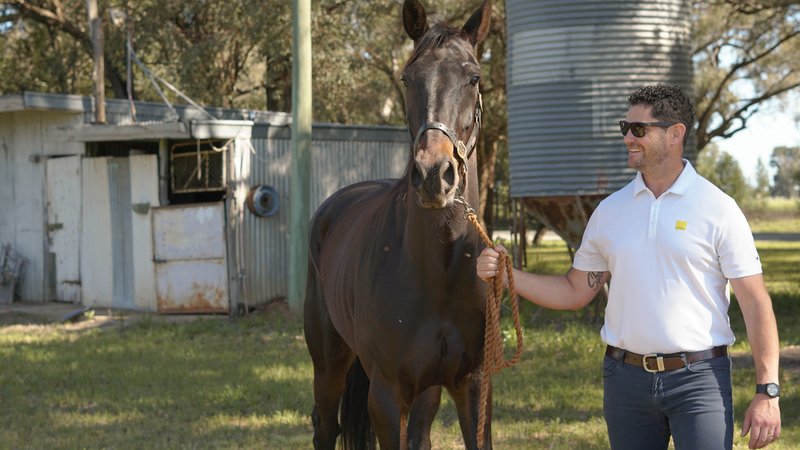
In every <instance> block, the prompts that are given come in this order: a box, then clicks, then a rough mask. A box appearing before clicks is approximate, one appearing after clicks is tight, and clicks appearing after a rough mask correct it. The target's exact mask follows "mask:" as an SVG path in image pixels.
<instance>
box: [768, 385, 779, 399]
mask: <svg viewBox="0 0 800 450" xmlns="http://www.w3.org/2000/svg"><path fill="white" fill-rule="evenodd" d="M767 395H769V396H770V397H775V396H776V395H778V385H777V384H775V383H769V384H767Z"/></svg>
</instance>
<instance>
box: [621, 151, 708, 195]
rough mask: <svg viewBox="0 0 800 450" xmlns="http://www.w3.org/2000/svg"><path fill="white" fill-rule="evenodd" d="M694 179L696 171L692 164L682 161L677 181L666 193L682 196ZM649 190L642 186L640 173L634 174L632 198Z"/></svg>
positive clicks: (642, 179)
mask: <svg viewBox="0 0 800 450" xmlns="http://www.w3.org/2000/svg"><path fill="white" fill-rule="evenodd" d="M695 178H697V171H695V170H694V167H692V163H690V162H689V160H688V159H685V158H684V159H683V170H682V171H681V174H680V175H678V179H677V180H675V182H674V183H672V186H670V187H669V189H667V191H666V192H665V194H666V193H667V192H671V193H673V194H678V195H684V194H685V193H686V191H687V190H688V189H689V186H691V185H692V182H694V180H695ZM646 190H649V189H647V186H646V185H645V184H644V178H643V177H642V173H641V172H638V171H637V172H636V178H635V179H634V180H633V196H634V197H636V196H637V195H639V194H640V193H642V192H643V191H646Z"/></svg>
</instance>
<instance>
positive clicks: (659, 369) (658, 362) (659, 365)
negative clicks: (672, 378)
mask: <svg viewBox="0 0 800 450" xmlns="http://www.w3.org/2000/svg"><path fill="white" fill-rule="evenodd" d="M647 358H655V359H656V367H657V369H650V368H649V367H647ZM642 368H643V369H644V370H645V371H647V372H650V373H656V372H663V371H664V370H666V369H664V357H663V356H660V355H659V354H658V353H650V354H649V355H644V356H642Z"/></svg>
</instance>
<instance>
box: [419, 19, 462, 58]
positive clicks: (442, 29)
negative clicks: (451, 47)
mask: <svg viewBox="0 0 800 450" xmlns="http://www.w3.org/2000/svg"><path fill="white" fill-rule="evenodd" d="M459 34H461V29H459V28H454V27H451V26H450V25H447V24H446V23H444V22H438V23H435V24H433V25H432V26H431V27H430V28H428V31H426V32H425V34H424V35H423V36H422V37H421V38H419V41H418V42H417V44H416V45H415V46H414V52H413V53H412V54H411V57H410V58H409V59H408V62H406V67H407V66H409V65H410V64H412V63H413V62H414V61H416V60H417V58H419V57H420V56H421V55H422V54H423V53H424V52H426V51H428V50H431V49H434V48H440V47H444V46H445V44H447V43H449V42H450V41H451V40H453V38H455V37H456V36H458V35H459Z"/></svg>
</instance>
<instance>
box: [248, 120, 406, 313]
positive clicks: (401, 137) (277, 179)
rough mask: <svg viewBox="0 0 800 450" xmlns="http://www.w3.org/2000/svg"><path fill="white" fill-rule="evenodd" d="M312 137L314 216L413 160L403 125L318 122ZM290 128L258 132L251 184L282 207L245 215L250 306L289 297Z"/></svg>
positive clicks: (398, 172)
mask: <svg viewBox="0 0 800 450" xmlns="http://www.w3.org/2000/svg"><path fill="white" fill-rule="evenodd" d="M312 134H313V139H312V156H311V159H312V167H311V170H312V173H311V183H312V185H311V199H310V205H311V212H310V213H311V214H313V213H314V211H315V210H316V208H317V207H318V206H319V205H320V204H321V203H322V202H323V201H324V200H325V199H326V198H327V197H328V196H330V195H331V194H333V193H334V192H336V190H338V189H340V188H342V187H344V186H347V185H349V184H352V183H356V182H358V181H362V180H367V179H379V178H398V177H400V176H401V175H402V173H403V170H404V169H405V167H406V164H407V162H408V157H409V153H408V151H409V148H408V146H409V134H408V130H406V129H405V128H399V127H378V126H371V127H366V126H342V125H334V124H315V125H314V127H313V133H312ZM290 138H291V133H290V130H289V128H288V127H285V126H281V127H274V126H269V125H256V127H255V128H254V129H253V139H252V143H253V147H254V149H255V151H254V153H252V156H251V158H252V160H251V163H250V167H251V174H250V177H249V181H248V183H249V184H250V185H251V186H257V185H261V184H265V185H269V186H272V187H273V188H274V189H275V190H276V191H277V193H278V199H279V204H280V205H281V206H280V207H279V209H278V211H277V213H276V214H275V215H274V216H270V217H259V216H256V215H254V214H251V213H250V212H249V211H246V212H245V215H244V226H243V230H244V233H245V242H246V243H247V245H245V246H244V252H245V254H244V256H245V270H246V289H247V295H248V297H249V301H250V302H256V303H259V302H263V301H267V300H272V299H275V298H281V297H285V296H286V295H287V293H288V277H289V273H288V270H289V269H288V261H289V240H288V236H289V232H290V231H289V209H288V205H289V164H290V153H289V152H290V148H291V142H290Z"/></svg>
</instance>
